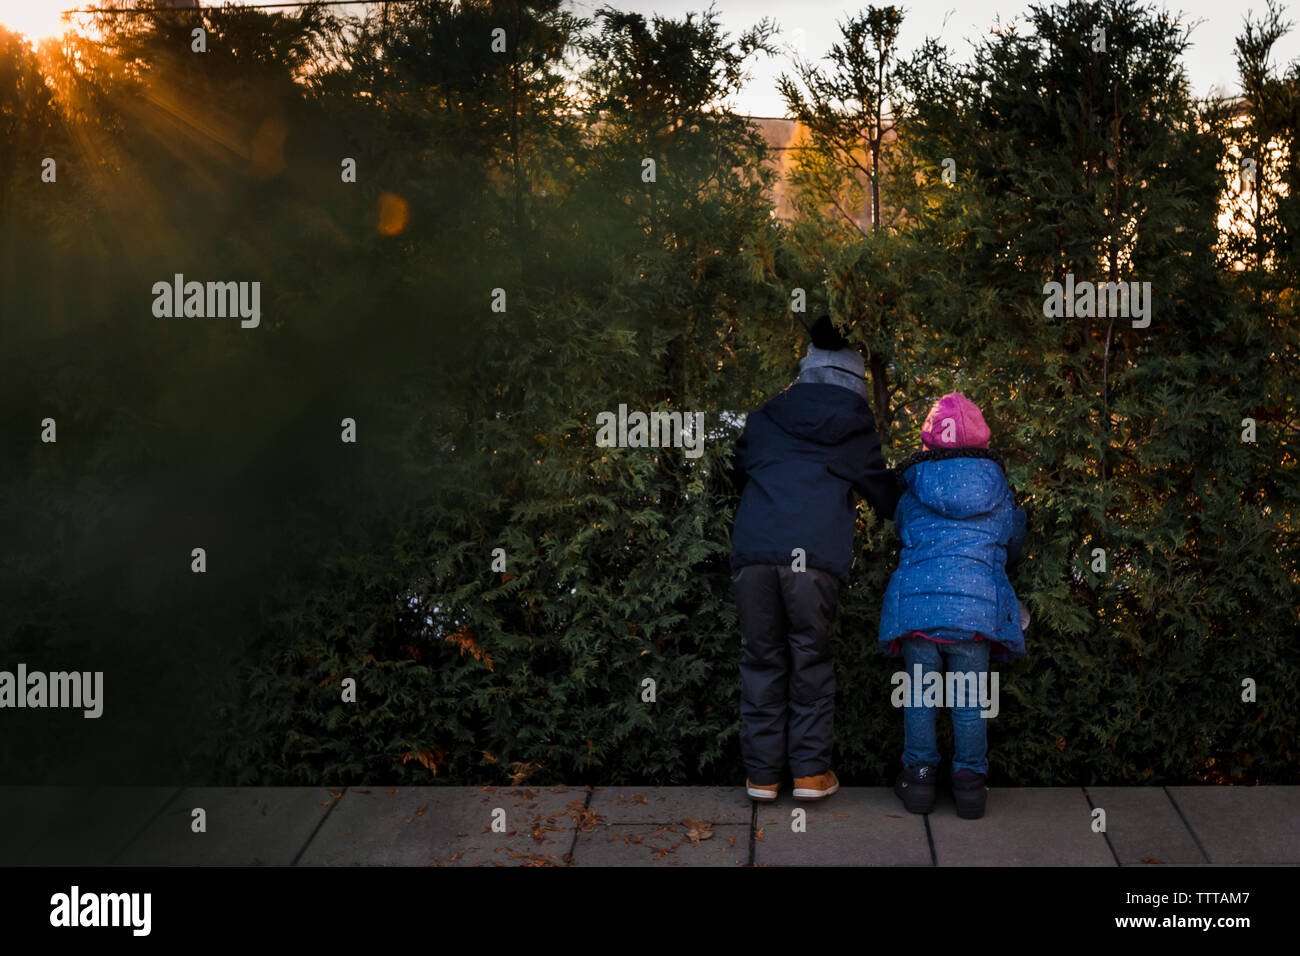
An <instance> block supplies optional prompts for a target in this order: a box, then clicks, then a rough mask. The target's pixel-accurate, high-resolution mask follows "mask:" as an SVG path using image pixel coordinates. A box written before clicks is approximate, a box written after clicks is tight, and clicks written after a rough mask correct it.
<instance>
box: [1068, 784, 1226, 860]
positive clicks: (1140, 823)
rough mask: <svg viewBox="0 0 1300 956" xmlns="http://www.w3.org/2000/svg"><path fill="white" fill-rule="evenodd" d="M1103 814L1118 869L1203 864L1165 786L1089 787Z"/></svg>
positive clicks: (1088, 789)
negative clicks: (1119, 867)
mask: <svg viewBox="0 0 1300 956" xmlns="http://www.w3.org/2000/svg"><path fill="white" fill-rule="evenodd" d="M1087 794H1088V797H1089V798H1091V800H1092V804H1093V806H1094V807H1098V808H1100V809H1102V810H1105V811H1106V835H1107V836H1108V837H1109V838H1110V845H1111V847H1112V848H1114V850H1115V855H1116V856H1118V857H1119V862H1120V866H1159V865H1162V864H1171V865H1175V866H1192V865H1194V864H1197V863H1204V862H1206V860H1205V856H1204V854H1202V853H1201V850H1200V847H1198V846H1197V845H1196V840H1195V838H1194V837H1193V836H1192V834H1191V831H1189V830H1188V829H1187V825H1186V824H1185V823H1183V820H1182V817H1180V816H1179V815H1178V810H1177V808H1176V807H1175V806H1174V805H1173V802H1172V801H1171V800H1170V799H1169V794H1167V793H1165V789H1164V787H1088V788H1087Z"/></svg>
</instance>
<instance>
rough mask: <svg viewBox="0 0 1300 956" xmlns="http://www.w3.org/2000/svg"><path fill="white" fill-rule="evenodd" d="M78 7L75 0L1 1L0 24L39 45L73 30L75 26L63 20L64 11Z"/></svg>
mask: <svg viewBox="0 0 1300 956" xmlns="http://www.w3.org/2000/svg"><path fill="white" fill-rule="evenodd" d="M78 6H81V4H78V3H76V2H74V0H0V24H3V25H4V26H6V27H8V28H9V29H11V30H17V31H18V32H19V33H22V34H24V35H25V36H26V37H27V39H29V40H31V41H32V43H33V44H37V43H40V41H41V40H44V39H45V38H46V37H57V36H59V35H61V34H62V33H63V32H64V31H65V30H71V29H73V28H74V24H72V23H70V22H68V21H67V20H64V19H62V16H63V11H64V10H71V9H74V8H76V7H78Z"/></svg>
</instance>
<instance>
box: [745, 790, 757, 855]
mask: <svg viewBox="0 0 1300 956" xmlns="http://www.w3.org/2000/svg"><path fill="white" fill-rule="evenodd" d="M749 808H750V809H749V862H748V863H747V864H746V866H753V865H754V857H755V855H756V854H757V852H758V843H757V842H756V841H755V840H754V834H755V832H757V827H758V801H757V800H750V801H749Z"/></svg>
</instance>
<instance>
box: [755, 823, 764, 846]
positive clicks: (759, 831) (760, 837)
mask: <svg viewBox="0 0 1300 956" xmlns="http://www.w3.org/2000/svg"><path fill="white" fill-rule="evenodd" d="M754 839H755V840H757V841H759V842H760V843H762V842H763V828H762V827H759V828H758V829H757V830H755V831H754Z"/></svg>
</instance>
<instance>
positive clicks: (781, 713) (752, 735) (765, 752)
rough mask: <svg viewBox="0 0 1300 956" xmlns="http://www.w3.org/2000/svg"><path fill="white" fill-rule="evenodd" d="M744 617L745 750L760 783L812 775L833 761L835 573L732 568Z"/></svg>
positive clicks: (766, 567) (742, 723) (742, 738)
mask: <svg viewBox="0 0 1300 956" xmlns="http://www.w3.org/2000/svg"><path fill="white" fill-rule="evenodd" d="M731 587H732V594H733V596H734V598H735V601H736V610H737V612H738V616H739V618H740V632H741V648H742V650H741V658H740V751H741V755H742V756H743V758H744V761H745V770H746V772H747V773H748V774H749V779H750V781H751V782H753V783H755V784H773V783H779V782H780V781H781V779H782V777H783V775H784V771H785V768H786V765H787V761H788V763H789V768H790V773H791V776H794V777H812V776H816V775H817V774H821V773H825V772H826V771H827V770H829V769H830V766H831V744H832V742H833V740H834V735H835V664H834V661H832V660H831V649H830V640H829V638H828V636H827V630H828V628H829V627H830V622H831V617H832V616H833V615H834V613H835V606H836V604H837V603H838V601H839V593H840V582H839V580H838V579H837V578H836V577H835V575H833V574H830V573H828V572H826V571H820V570H817V569H815V568H808V569H807V570H806V571H794V570H792V569H791V568H790V566H789V565H785V564H751V565H746V566H745V567H742V568H737V569H736V570H734V571H733V572H732V573H731Z"/></svg>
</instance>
